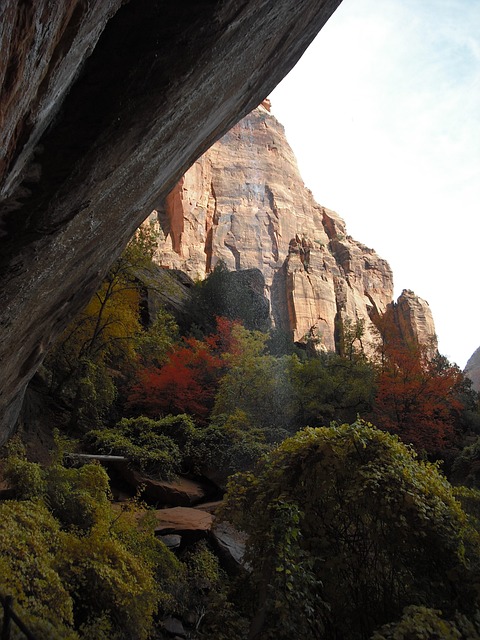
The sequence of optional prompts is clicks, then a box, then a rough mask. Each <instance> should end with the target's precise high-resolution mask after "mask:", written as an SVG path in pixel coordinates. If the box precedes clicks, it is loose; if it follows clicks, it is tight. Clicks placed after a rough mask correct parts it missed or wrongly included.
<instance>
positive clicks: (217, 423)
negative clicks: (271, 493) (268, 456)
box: [191, 410, 271, 484]
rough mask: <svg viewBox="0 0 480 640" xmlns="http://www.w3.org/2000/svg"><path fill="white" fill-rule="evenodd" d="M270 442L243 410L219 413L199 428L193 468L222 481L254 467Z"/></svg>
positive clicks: (193, 450) (192, 457)
mask: <svg viewBox="0 0 480 640" xmlns="http://www.w3.org/2000/svg"><path fill="white" fill-rule="evenodd" d="M270 448H271V447H270V446H269V445H268V444H267V443H266V442H265V435H264V433H263V431H262V430H261V429H255V428H254V427H252V425H251V423H250V420H249V419H248V417H247V416H246V414H245V413H244V412H243V411H240V410H237V411H235V412H234V413H233V414H232V415H220V416H217V417H216V418H215V420H214V421H213V422H212V423H211V424H210V425H209V426H208V427H206V428H205V429H201V430H200V429H199V430H198V432H197V435H196V437H195V440H193V442H192V445H191V460H192V468H193V470H194V471H195V472H197V473H204V474H205V475H207V476H208V477H211V476H212V472H213V475H215V479H216V480H217V481H218V482H220V484H223V483H224V482H226V480H227V478H228V476H229V475H231V474H232V473H236V472H237V471H246V470H247V469H251V468H252V467H253V466H254V465H255V462H256V461H257V460H258V459H259V458H260V457H261V456H262V455H263V454H264V453H266V452H267V451H269V450H270Z"/></svg>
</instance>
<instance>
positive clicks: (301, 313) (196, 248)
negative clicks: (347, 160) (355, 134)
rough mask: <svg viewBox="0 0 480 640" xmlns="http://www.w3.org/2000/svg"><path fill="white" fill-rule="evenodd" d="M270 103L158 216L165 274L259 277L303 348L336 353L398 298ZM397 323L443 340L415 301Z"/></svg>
mask: <svg viewBox="0 0 480 640" xmlns="http://www.w3.org/2000/svg"><path fill="white" fill-rule="evenodd" d="M269 109H270V105H269V103H268V101H265V102H264V103H262V105H261V106H260V107H258V108H257V109H255V110H254V111H253V112H252V113H250V114H249V115H247V116H246V117H245V118H243V120H241V121H240V122H239V123H238V124H237V125H235V126H234V127H233V128H232V129H231V130H230V131H229V132H228V133H227V134H226V135H225V136H224V137H223V138H221V139H220V140H219V141H218V142H216V143H215V144H214V145H213V147H211V149H209V150H208V151H207V152H206V153H205V154H204V155H203V156H202V157H201V158H200V159H199V160H198V161H197V162H196V163H195V164H194V165H193V167H192V168H191V169H190V170H189V171H187V173H186V174H185V175H184V176H183V177H182V179H181V180H180V182H179V183H178V184H177V185H176V186H175V188H174V189H173V191H172V192H171V193H170V194H169V196H168V197H167V199H166V201H165V206H164V208H163V209H161V210H159V211H157V212H156V213H155V215H156V217H157V218H158V222H159V224H160V227H161V230H162V242H160V244H159V247H158V252H157V261H158V263H159V264H161V265H163V266H166V267H169V268H176V269H181V270H183V271H185V272H186V273H188V274H189V275H190V276H191V277H192V278H204V277H205V275H206V274H207V273H208V272H209V271H210V270H211V269H212V268H213V267H214V266H215V264H216V263H217V262H218V261H219V260H222V261H223V262H224V263H225V264H226V265H227V267H228V268H229V269H231V270H240V269H247V268H258V269H260V270H261V271H262V273H263V275H264V277H265V283H266V294H267V297H268V298H269V299H270V303H271V315H272V319H273V321H274V323H275V325H276V326H277V327H280V328H283V329H284V330H286V331H289V332H291V334H292V336H293V338H294V340H295V341H302V340H305V338H306V336H307V335H314V336H316V337H318V338H320V340H321V345H322V346H323V348H325V349H327V350H334V349H335V347H336V327H338V326H339V324H341V322H342V321H344V320H345V319H346V318H348V319H350V320H351V321H356V320H361V321H363V322H364V324H365V345H366V346H367V348H368V345H369V344H370V343H371V342H372V341H373V339H374V333H375V332H374V328H373V324H372V321H371V317H373V316H374V315H375V314H383V313H384V312H385V310H386V308H387V306H388V305H389V304H390V303H391V302H392V298H393V279H392V272H391V270H390V267H389V265H388V263H387V262H386V261H385V260H383V259H382V258H380V257H379V256H378V255H377V254H376V253H375V251H373V250H372V249H369V248H368V247H366V246H365V245H363V244H361V243H360V242H358V241H356V240H354V239H353V238H352V237H350V236H349V235H348V234H347V230H346V227H345V223H344V222H343V220H342V219H341V218H340V217H339V216H338V215H337V214H336V213H335V212H333V211H330V210H328V209H326V208H325V207H322V206H320V205H319V204H317V203H316V202H315V200H314V199H313V196H312V193H311V192H310V191H309V190H308V189H307V188H306V187H305V186H304V184H303V181H302V179H301V177H300V174H299V170H298V167H297V163H296V160H295V157H294V154H293V152H292V149H291V148H290V146H289V144H288V142H287V140H286V138H285V131H284V128H283V127H282V125H281V124H280V123H279V122H278V121H277V120H276V119H275V118H274V117H273V116H272V115H271V114H270V113H269ZM397 306H398V309H397V315H398V318H399V322H400V323H401V326H402V328H403V330H404V333H405V335H406V336H408V337H414V338H417V339H419V340H421V341H423V340H424V339H426V336H431V335H433V334H434V333H435V329H434V326H433V320H432V317H431V314H429V309H428V305H427V304H426V303H424V302H423V301H421V300H420V299H419V298H416V296H415V295H414V294H412V293H411V292H404V293H403V294H402V296H401V298H400V300H399V303H398V305H397Z"/></svg>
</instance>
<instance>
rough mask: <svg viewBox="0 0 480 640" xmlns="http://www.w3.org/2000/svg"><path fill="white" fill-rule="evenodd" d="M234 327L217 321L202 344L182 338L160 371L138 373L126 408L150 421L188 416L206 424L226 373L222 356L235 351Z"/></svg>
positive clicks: (146, 370)
mask: <svg viewBox="0 0 480 640" xmlns="http://www.w3.org/2000/svg"><path fill="white" fill-rule="evenodd" d="M234 326H235V323H234V322H232V321H231V320H227V319H226V318H220V317H219V318H217V330H216V332H215V333H213V334H211V335H209V336H207V337H206V338H204V339H203V340H198V339H196V338H192V337H190V338H184V340H183V341H182V342H181V343H180V344H179V345H177V346H176V347H175V348H174V349H173V350H172V352H171V353H170V356H169V360H168V362H167V363H166V364H165V365H164V366H163V367H155V366H151V365H150V366H146V367H144V368H142V369H140V371H139V372H138V374H137V382H136V384H135V385H134V386H133V387H132V389H131V391H130V394H129V396H128V408H129V409H130V410H133V411H134V412H136V413H138V412H140V413H143V414H144V415H147V416H149V417H158V416H159V415H166V414H169V413H174V414H178V413H188V414H191V415H193V416H195V417H196V418H197V419H198V420H200V421H204V420H206V418H207V417H208V415H209V414H210V412H211V410H212V407H213V403H214V401H215V394H216V391H217V387H218V382H219V380H220V378H221V376H222V375H223V374H224V373H225V371H226V362H225V359H224V358H223V354H225V353H235V351H236V350H237V349H238V344H237V342H236V339H235V337H234V334H233V333H232V329H233V327H234Z"/></svg>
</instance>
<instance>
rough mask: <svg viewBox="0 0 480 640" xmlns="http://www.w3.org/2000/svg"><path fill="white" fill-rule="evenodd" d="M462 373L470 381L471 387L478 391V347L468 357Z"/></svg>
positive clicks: (479, 355)
mask: <svg viewBox="0 0 480 640" xmlns="http://www.w3.org/2000/svg"><path fill="white" fill-rule="evenodd" d="M464 373H465V375H466V376H467V377H468V378H470V380H471V381H472V388H473V389H475V391H478V392H479V393H480V347H479V348H478V349H477V350H476V351H475V352H474V353H473V354H472V355H471V356H470V358H469V359H468V362H467V364H466V366H465V369H464Z"/></svg>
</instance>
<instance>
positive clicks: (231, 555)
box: [212, 521, 247, 571]
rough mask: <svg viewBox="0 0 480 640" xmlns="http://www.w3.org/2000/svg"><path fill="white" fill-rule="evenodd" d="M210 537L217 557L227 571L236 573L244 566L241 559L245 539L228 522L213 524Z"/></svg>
mask: <svg viewBox="0 0 480 640" xmlns="http://www.w3.org/2000/svg"><path fill="white" fill-rule="evenodd" d="M212 537H213V541H214V544H215V546H216V548H217V552H218V556H219V558H220V560H221V561H222V563H223V564H224V565H225V568H226V569H227V570H230V571H237V570H238V569H239V568H240V567H242V566H243V567H244V566H245V564H244V561H243V558H244V555H245V544H246V539H247V537H246V535H245V534H244V533H243V532H241V531H238V529H235V527H234V526H233V525H232V524H230V523H229V522H226V521H223V522H215V523H214V525H213V527H212Z"/></svg>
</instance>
